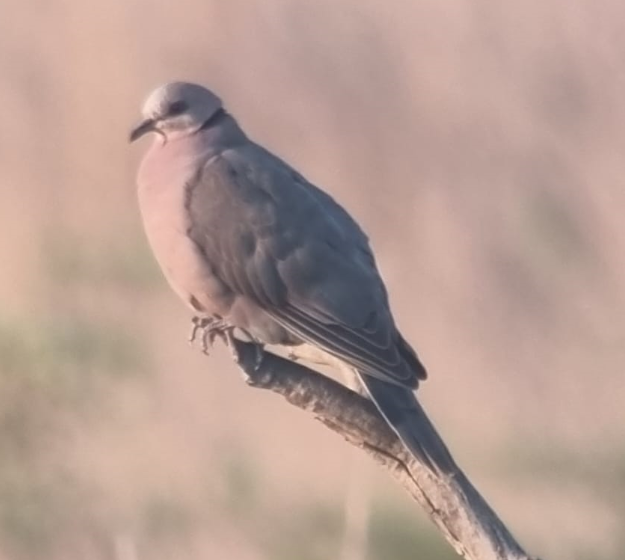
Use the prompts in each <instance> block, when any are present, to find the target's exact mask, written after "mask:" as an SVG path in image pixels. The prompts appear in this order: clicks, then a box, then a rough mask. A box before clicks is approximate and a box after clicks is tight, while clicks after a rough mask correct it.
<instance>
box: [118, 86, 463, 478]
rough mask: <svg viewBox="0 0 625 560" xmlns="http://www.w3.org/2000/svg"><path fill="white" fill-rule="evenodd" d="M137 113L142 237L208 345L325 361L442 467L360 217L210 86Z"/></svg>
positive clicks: (416, 368)
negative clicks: (247, 124) (269, 348)
mask: <svg viewBox="0 0 625 560" xmlns="http://www.w3.org/2000/svg"><path fill="white" fill-rule="evenodd" d="M141 112H142V117H143V120H142V121H141V122H140V123H139V124H138V125H137V126H136V127H135V128H134V129H133V130H132V132H131V134H130V141H131V142H134V141H136V140H138V139H139V138H141V137H143V136H145V135H146V134H149V133H153V136H154V138H153V140H152V143H151V145H150V147H149V149H148V150H147V152H146V154H145V155H144V158H143V160H142V162H141V164H140V168H139V172H138V176H137V184H138V199H139V207H140V212H141V216H142V220H143V224H144V228H145V232H146V235H147V238H148V241H149V244H150V246H151V248H152V251H153V253H154V255H155V257H156V260H157V261H158V263H159V265H160V267H161V269H162V271H163V274H164V276H165V278H166V280H167V281H168V283H169V284H170V285H171V287H172V288H173V290H174V291H175V292H176V293H177V294H178V296H179V297H180V298H181V299H182V300H183V301H184V302H185V303H186V304H187V306H188V307H189V308H190V309H191V310H192V311H193V313H194V316H195V319H194V321H195V326H196V327H198V326H199V327H202V328H205V329H207V332H208V333H209V336H210V338H211V341H212V337H214V335H215V333H222V334H223V333H228V334H231V333H232V332H234V331H235V330H236V331H238V332H242V333H245V335H246V337H249V339H251V340H252V341H254V342H255V343H256V344H258V345H261V346H262V345H266V344H269V345H278V346H281V347H285V348H286V349H287V350H288V353H289V354H290V355H291V356H294V357H299V356H300V355H301V356H305V357H309V356H310V355H311V354H313V355H316V356H321V357H325V358H327V360H326V361H327V362H329V363H332V364H334V365H338V366H339V367H340V369H342V370H343V371H347V372H350V373H352V374H353V375H355V376H356V377H357V379H358V380H359V383H360V384H361V386H362V388H363V389H364V393H365V394H366V395H367V396H368V397H369V398H370V399H371V400H372V401H373V402H374V403H375V405H376V407H377V409H378V410H379V412H380V413H381V415H382V416H383V417H384V419H385V420H386V421H387V422H388V424H389V425H390V427H391V428H392V429H393V430H394V431H395V433H396V434H397V436H398V437H399V439H400V440H401V441H402V443H403V444H404V446H405V447H406V448H407V449H408V451H409V452H410V453H411V454H412V455H413V456H414V457H415V458H417V459H418V460H419V461H421V462H422V463H423V464H424V465H425V466H426V467H428V468H429V469H431V470H438V471H445V470H448V469H449V468H450V466H449V465H451V464H452V463H450V461H451V459H450V457H449V454H448V451H447V449H446V448H445V446H444V444H443V443H442V442H441V441H440V439H439V438H438V437H434V436H433V435H432V433H431V430H433V428H432V427H431V425H430V424H429V421H428V420H427V417H426V416H425V412H424V411H423V409H422V407H421V405H420V404H419V402H418V400H417V398H416V394H415V390H416V389H417V387H418V385H419V382H420V381H422V380H424V379H426V370H425V368H424V366H423V365H422V364H421V362H420V360H419V358H418V357H417V354H416V353H415V351H414V350H413V348H412V347H411V346H410V345H409V344H408V342H407V341H406V340H405V339H404V337H403V336H402V335H401V333H400V331H399V329H398V327H397V325H396V324H395V320H394V318H393V315H392V313H391V309H390V306H389V299H388V294H387V290H386V287H385V285H384V282H383V280H382V277H381V276H380V273H379V271H378V268H377V265H376V260H375V257H374V254H373V252H372V249H371V246H370V244H369V239H368V237H367V235H366V234H365V233H364V232H363V230H362V229H361V227H360V226H359V225H358V224H357V223H356V221H355V220H354V219H353V218H352V217H351V216H350V215H349V213H348V212H347V211H346V210H345V209H344V208H343V207H342V206H340V205H339V204H338V203H337V202H336V201H335V200H334V199H333V198H332V197H331V196H330V195H329V194H327V193H326V192H325V191H323V190H321V189H320V188H318V187H316V186H315V185H313V184H312V183H311V182H309V181H308V180H307V179H306V178H304V176H303V175H301V174H300V173H299V172H298V171H296V170H295V169H293V168H292V167H291V166H290V165H288V164H287V163H286V162H285V161H283V160H282V159H280V158H279V157H278V156H276V155H274V154H273V153H271V152H270V151H268V150H266V149H265V148H263V147H262V146H261V145H259V144H257V143H255V142H254V141H253V140H251V139H250V138H248V136H247V135H246V134H245V132H244V131H243V130H242V128H241V127H240V126H239V124H238V122H237V120H236V119H235V118H234V117H233V116H232V115H231V114H230V113H229V112H228V111H227V110H226V109H225V108H224V105H223V103H222V101H221V99H220V98H219V97H218V96H217V95H216V94H215V93H213V92H212V91H210V90H208V89H206V88H204V87H203V86H201V85H197V84H192V83H186V82H171V83H167V84H165V85H162V86H160V87H158V88H156V89H155V90H154V91H153V92H152V93H151V94H150V95H149V96H148V97H147V99H146V100H145V102H144V104H143V107H142V111H141ZM305 349H306V350H305ZM300 350H301V352H300Z"/></svg>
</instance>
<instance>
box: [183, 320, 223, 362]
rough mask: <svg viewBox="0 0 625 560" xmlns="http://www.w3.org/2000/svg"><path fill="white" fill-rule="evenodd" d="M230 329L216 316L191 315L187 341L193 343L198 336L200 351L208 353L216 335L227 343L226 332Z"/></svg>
mask: <svg viewBox="0 0 625 560" xmlns="http://www.w3.org/2000/svg"><path fill="white" fill-rule="evenodd" d="M231 330H232V327H231V326H229V325H228V324H227V323H226V322H225V321H223V319H219V318H216V317H193V319H191V333H190V335H189V343H190V344H193V343H194V342H195V340H197V338H198V336H199V338H200V341H201V347H202V352H204V354H206V355H208V354H209V351H210V349H211V348H212V347H213V344H214V343H215V339H216V338H217V337H219V338H221V339H222V340H223V341H224V342H226V344H227V338H226V337H227V335H226V333H227V332H228V331H231Z"/></svg>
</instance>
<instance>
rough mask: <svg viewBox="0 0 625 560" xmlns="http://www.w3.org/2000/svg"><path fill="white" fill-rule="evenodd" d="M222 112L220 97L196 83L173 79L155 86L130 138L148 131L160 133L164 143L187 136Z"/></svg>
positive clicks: (135, 137) (131, 139)
mask: <svg viewBox="0 0 625 560" xmlns="http://www.w3.org/2000/svg"><path fill="white" fill-rule="evenodd" d="M221 111H223V105H222V103H221V99H219V97H217V96H216V95H215V94H214V93H213V92H212V91H210V90H208V89H206V88H204V87H202V86H199V85H197V84H190V83H187V82H171V83H169V84H165V85H162V86H159V87H158V88H156V89H155V90H154V91H153V92H152V93H150V95H149V96H148V98H147V99H146V100H145V103H144V104H143V108H142V109H141V114H142V115H143V121H141V122H140V123H139V124H138V125H137V126H136V127H135V128H133V129H132V131H131V133H130V141H131V142H134V141H135V140H137V139H138V138H141V136H143V135H145V134H147V133H148V132H156V133H158V134H160V135H161V136H162V137H163V142H167V141H168V140H172V139H174V138H179V137H182V136H188V135H190V134H194V133H195V132H197V131H198V130H200V129H201V128H202V127H203V126H204V125H205V124H206V123H207V122H208V121H209V120H210V119H212V118H213V117H215V116H216V115H217V114H218V113H219V112H221Z"/></svg>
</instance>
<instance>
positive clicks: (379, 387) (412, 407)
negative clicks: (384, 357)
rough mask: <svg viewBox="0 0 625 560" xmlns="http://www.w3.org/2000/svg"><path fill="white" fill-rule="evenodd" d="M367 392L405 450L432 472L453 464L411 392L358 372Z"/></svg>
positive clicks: (449, 468) (448, 469)
mask: <svg viewBox="0 0 625 560" xmlns="http://www.w3.org/2000/svg"><path fill="white" fill-rule="evenodd" d="M359 377H360V380H361V381H362V383H363V385H364V387H365V389H366V390H367V393H368V394H369V396H370V397H371V400H372V401H373V402H374V403H375V405H376V406H377V408H378V410H379V411H380V413H381V414H382V416H383V417H384V419H385V420H386V421H387V422H388V424H389V425H390V426H391V428H393V430H394V431H395V433H396V434H397V436H398V437H399V439H400V440H401V441H402V443H403V444H404V445H405V446H406V447H407V448H408V450H409V451H410V452H411V453H412V454H413V455H414V456H415V458H417V459H418V460H419V461H421V463H423V464H424V465H425V466H426V467H427V468H429V469H430V470H431V471H432V472H435V473H436V472H438V473H450V472H453V471H455V470H456V468H457V467H456V464H455V462H454V460H453V458H452V457H451V455H450V453H449V450H448V449H447V446H446V445H445V443H444V442H443V440H442V439H441V438H440V436H439V435H438V433H437V432H436V429H435V428H434V426H433V425H432V422H430V419H429V418H428V417H427V415H426V414H425V411H424V410H423V408H422V407H421V405H420V404H419V401H417V398H416V396H415V394H414V392H413V391H412V390H411V389H410V388H408V387H401V386H399V385H395V384H393V383H388V382H385V381H382V380H380V379H377V378H375V377H371V376H369V375H364V374H360V373H359Z"/></svg>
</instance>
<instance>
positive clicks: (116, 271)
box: [41, 227, 162, 290]
mask: <svg viewBox="0 0 625 560" xmlns="http://www.w3.org/2000/svg"><path fill="white" fill-rule="evenodd" d="M59 229H60V231H59ZM129 240H130V241H129ZM41 262H42V264H43V267H44V273H45V274H46V276H47V277H48V278H49V280H50V281H51V282H54V283H58V284H63V285H65V286H67V287H68V288H69V287H71V286H74V285H75V284H77V283H84V284H86V285H89V286H91V287H92V288H98V287H102V286H103V285H105V286H108V287H109V288H113V287H122V288H123V287H126V288H134V289H141V290H145V289H150V288H154V287H158V286H160V285H161V282H162V274H161V272H160V271H159V270H158V266H157V264H156V262H155V261H154V257H153V256H152V254H151V253H150V250H149V248H148V246H147V242H145V240H144V239H143V238H137V237H136V236H130V237H129V238H128V237H127V238H125V239H123V240H122V238H121V237H118V238H116V237H111V238H109V239H106V240H99V241H98V240H97V239H92V238H85V237H84V236H83V235H80V234H78V233H73V232H71V231H70V230H67V229H64V228H62V227H61V228H55V231H54V232H53V233H51V234H49V235H43V236H42V247H41Z"/></svg>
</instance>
